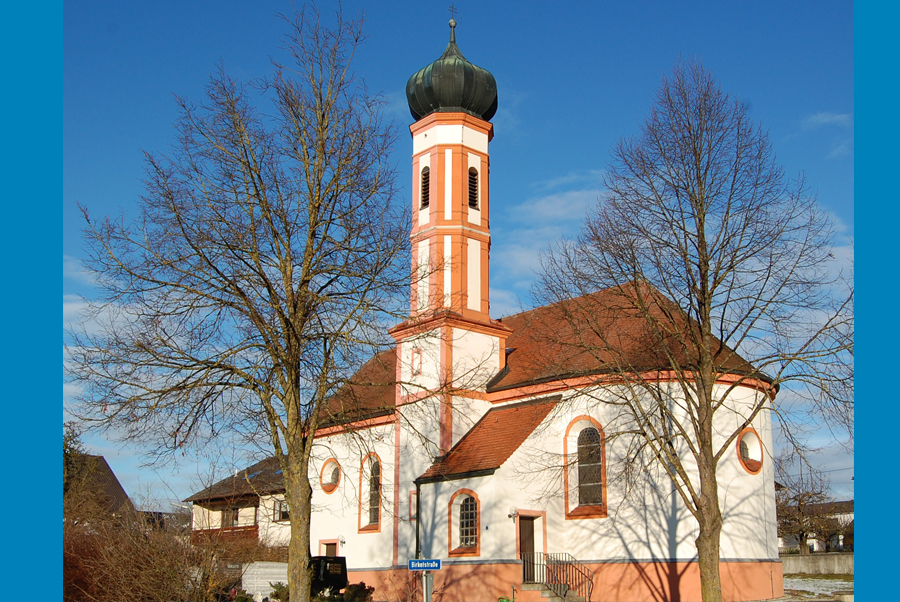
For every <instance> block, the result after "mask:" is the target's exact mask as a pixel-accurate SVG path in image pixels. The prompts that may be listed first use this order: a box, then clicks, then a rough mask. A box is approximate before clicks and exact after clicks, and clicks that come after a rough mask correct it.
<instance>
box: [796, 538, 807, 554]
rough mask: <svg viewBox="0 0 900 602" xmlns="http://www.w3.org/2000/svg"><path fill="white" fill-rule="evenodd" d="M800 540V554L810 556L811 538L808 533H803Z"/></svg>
mask: <svg viewBox="0 0 900 602" xmlns="http://www.w3.org/2000/svg"><path fill="white" fill-rule="evenodd" d="M798 539H799V541H800V553H801V554H809V537H807V536H806V533H801V534H800V537H799V538H798Z"/></svg>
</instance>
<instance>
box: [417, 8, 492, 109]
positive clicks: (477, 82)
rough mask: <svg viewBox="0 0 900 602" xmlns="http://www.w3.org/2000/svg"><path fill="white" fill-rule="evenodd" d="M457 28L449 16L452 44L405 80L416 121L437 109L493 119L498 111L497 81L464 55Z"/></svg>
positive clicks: (488, 72)
mask: <svg viewBox="0 0 900 602" xmlns="http://www.w3.org/2000/svg"><path fill="white" fill-rule="evenodd" d="M455 28H456V21H455V20H454V19H450V43H449V44H447V49H446V50H444V54H442V55H441V58H439V59H438V60H436V61H434V62H433V63H431V64H430V65H426V66H425V67H423V68H422V69H419V71H417V72H416V73H415V74H413V76H412V77H410V78H409V81H408V82H406V100H407V101H408V102H409V112H410V113H412V116H413V117H414V118H415V120H416V121H418V120H419V119H422V118H423V117H425V116H426V115H429V114H431V113H434V112H441V113H451V112H453V113H468V114H469V115H474V116H475V117H478V118H479V119H484V120H485V121H490V119H491V117H493V116H494V113H496V112H497V81H496V80H495V79H494V76H493V75H491V72H490V71H488V70H487V69H482V68H481V67H478V66H477V65H473V64H472V63H470V62H469V61H467V60H466V57H464V56H463V55H462V53H461V52H460V51H459V47H458V46H457V45H456V29H455Z"/></svg>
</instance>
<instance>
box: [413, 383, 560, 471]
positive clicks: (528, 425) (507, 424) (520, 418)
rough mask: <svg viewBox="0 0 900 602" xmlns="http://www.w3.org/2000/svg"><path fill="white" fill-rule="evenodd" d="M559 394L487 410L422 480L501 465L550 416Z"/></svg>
mask: <svg viewBox="0 0 900 602" xmlns="http://www.w3.org/2000/svg"><path fill="white" fill-rule="evenodd" d="M560 397H561V396H559V395H557V396H554V397H550V398H544V399H539V400H534V401H527V402H524V403H517V404H513V405H507V406H500V407H497V408H494V409H492V410H490V411H488V412H487V413H486V414H485V415H484V416H482V417H481V420H479V421H478V422H477V423H475V426H473V427H472V429H471V430H470V431H469V432H468V433H466V434H465V435H464V436H463V438H462V439H460V440H459V442H458V443H457V444H456V445H454V446H453V448H452V449H451V450H450V451H449V452H447V453H446V454H445V455H444V456H443V457H441V458H440V459H439V460H438V461H437V462H435V463H434V464H432V465H431V467H430V468H429V469H428V470H427V471H425V473H424V474H423V475H422V476H421V477H419V479H420V480H421V481H422V482H429V481H432V480H440V479H444V478H449V477H452V476H459V475H463V474H466V473H471V472H476V471H487V470H494V469H497V468H499V467H500V466H501V465H502V464H503V463H504V462H506V461H507V460H508V459H509V457H510V456H511V455H512V454H513V452H514V451H516V450H517V449H519V446H520V445H522V443H523V442H524V441H525V439H527V438H528V435H530V434H531V433H532V431H534V429H536V428H537V426H538V425H539V424H540V423H541V422H542V421H543V420H544V418H546V417H547V414H549V413H550V410H552V409H553V406H555V405H556V403H557V402H558V401H559V400H560Z"/></svg>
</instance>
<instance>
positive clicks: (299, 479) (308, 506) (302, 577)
mask: <svg viewBox="0 0 900 602" xmlns="http://www.w3.org/2000/svg"><path fill="white" fill-rule="evenodd" d="M290 472H291V473H292V474H290V475H288V474H287V473H288V471H284V474H285V497H286V498H287V501H288V505H289V507H290V512H291V542H290V544H289V547H288V587H289V588H290V600H291V602H301V601H303V600H309V599H310V586H311V585H312V574H311V573H310V571H309V558H310V553H309V550H310V546H309V543H310V542H309V529H310V523H311V520H312V487H311V486H310V484H309V479H308V478H307V476H306V470H302V471H301V470H299V469H298V470H297V471H296V472H295V471H290Z"/></svg>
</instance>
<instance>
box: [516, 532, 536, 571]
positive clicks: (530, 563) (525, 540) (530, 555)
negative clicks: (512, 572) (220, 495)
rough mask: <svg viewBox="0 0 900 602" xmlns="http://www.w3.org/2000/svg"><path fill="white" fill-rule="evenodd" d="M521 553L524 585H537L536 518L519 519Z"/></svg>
mask: <svg viewBox="0 0 900 602" xmlns="http://www.w3.org/2000/svg"><path fill="white" fill-rule="evenodd" d="M519 552H520V556H521V558H522V580H523V583H535V577H536V576H535V570H534V565H535V562H534V560H535V559H534V517H533V516H520V517H519Z"/></svg>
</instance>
